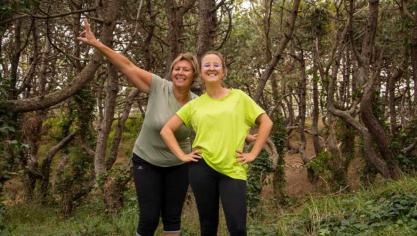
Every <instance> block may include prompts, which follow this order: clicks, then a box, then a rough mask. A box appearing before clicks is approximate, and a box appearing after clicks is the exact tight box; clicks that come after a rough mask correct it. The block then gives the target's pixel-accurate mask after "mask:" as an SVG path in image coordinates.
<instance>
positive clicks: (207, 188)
mask: <svg viewBox="0 0 417 236" xmlns="http://www.w3.org/2000/svg"><path fill="white" fill-rule="evenodd" d="M216 175H217V172H215V171H214V170H213V169H211V168H210V167H209V166H207V164H206V163H205V162H204V160H199V161H198V162H197V163H191V164H190V175H189V176H190V178H189V179H190V184H191V188H192V189H193V193H194V197H195V200H196V202H197V209H198V215H199V218H200V231H201V236H216V235H217V227H218V224H219V190H218V183H217V176H216Z"/></svg>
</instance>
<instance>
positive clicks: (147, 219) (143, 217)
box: [138, 212, 159, 236]
mask: <svg viewBox="0 0 417 236" xmlns="http://www.w3.org/2000/svg"><path fill="white" fill-rule="evenodd" d="M158 224H159V214H155V213H150V212H148V213H146V214H143V213H141V214H140V217H139V225H138V232H139V234H140V235H141V236H145V235H153V234H154V232H155V230H156V228H157V227H158Z"/></svg>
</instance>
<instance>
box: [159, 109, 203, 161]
mask: <svg viewBox="0 0 417 236" xmlns="http://www.w3.org/2000/svg"><path fill="white" fill-rule="evenodd" d="M182 124H183V122H182V120H181V119H180V118H179V117H178V116H177V115H174V116H173V117H171V119H169V120H168V122H167V123H166V124H165V125H164V127H163V128H162V130H161V133H160V134H161V136H162V139H163V140H164V142H165V143H166V145H167V146H168V147H169V149H170V150H171V152H172V153H174V155H175V156H177V157H178V159H180V160H181V161H183V162H190V161H194V162H196V161H198V159H200V158H201V157H200V156H199V155H198V154H199V152H198V150H194V151H192V152H190V153H188V154H186V153H184V151H183V150H182V149H181V147H180V145H179V144H178V141H177V139H176V138H175V135H174V132H175V131H176V130H177V129H179V128H180V127H181V125H182Z"/></svg>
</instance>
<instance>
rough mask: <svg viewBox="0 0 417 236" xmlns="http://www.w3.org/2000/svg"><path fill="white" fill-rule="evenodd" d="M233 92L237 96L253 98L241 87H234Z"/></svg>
mask: <svg viewBox="0 0 417 236" xmlns="http://www.w3.org/2000/svg"><path fill="white" fill-rule="evenodd" d="M232 93H233V94H235V96H239V97H243V98H246V99H252V98H251V97H250V96H249V95H248V94H246V93H245V92H243V91H242V90H240V89H232Z"/></svg>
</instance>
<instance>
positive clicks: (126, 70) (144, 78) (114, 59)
mask: <svg viewBox="0 0 417 236" xmlns="http://www.w3.org/2000/svg"><path fill="white" fill-rule="evenodd" d="M77 39H78V40H79V41H81V42H83V43H85V44H88V45H90V46H92V47H94V48H96V49H97V50H99V51H100V52H101V53H102V54H103V55H104V56H105V57H106V58H107V59H108V60H109V61H110V62H111V63H112V64H113V65H114V66H115V67H116V68H117V69H118V70H120V71H121V72H122V73H123V74H124V75H125V76H126V77H127V79H128V80H129V81H130V82H131V83H132V84H133V85H134V86H135V87H136V88H138V89H139V90H140V91H142V92H146V93H148V92H149V88H150V86H151V80H152V73H150V72H149V71H146V70H143V69H141V68H139V67H138V66H136V65H135V64H133V63H132V62H131V61H130V60H129V59H127V58H126V57H125V56H123V55H122V54H121V53H118V52H116V51H114V50H113V49H111V48H109V47H107V46H106V45H104V44H103V43H101V42H100V41H99V40H97V38H96V36H95V35H94V33H93V32H92V31H91V27H90V24H89V23H88V21H87V19H85V20H84V31H83V32H81V33H80V36H79V37H77Z"/></svg>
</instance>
